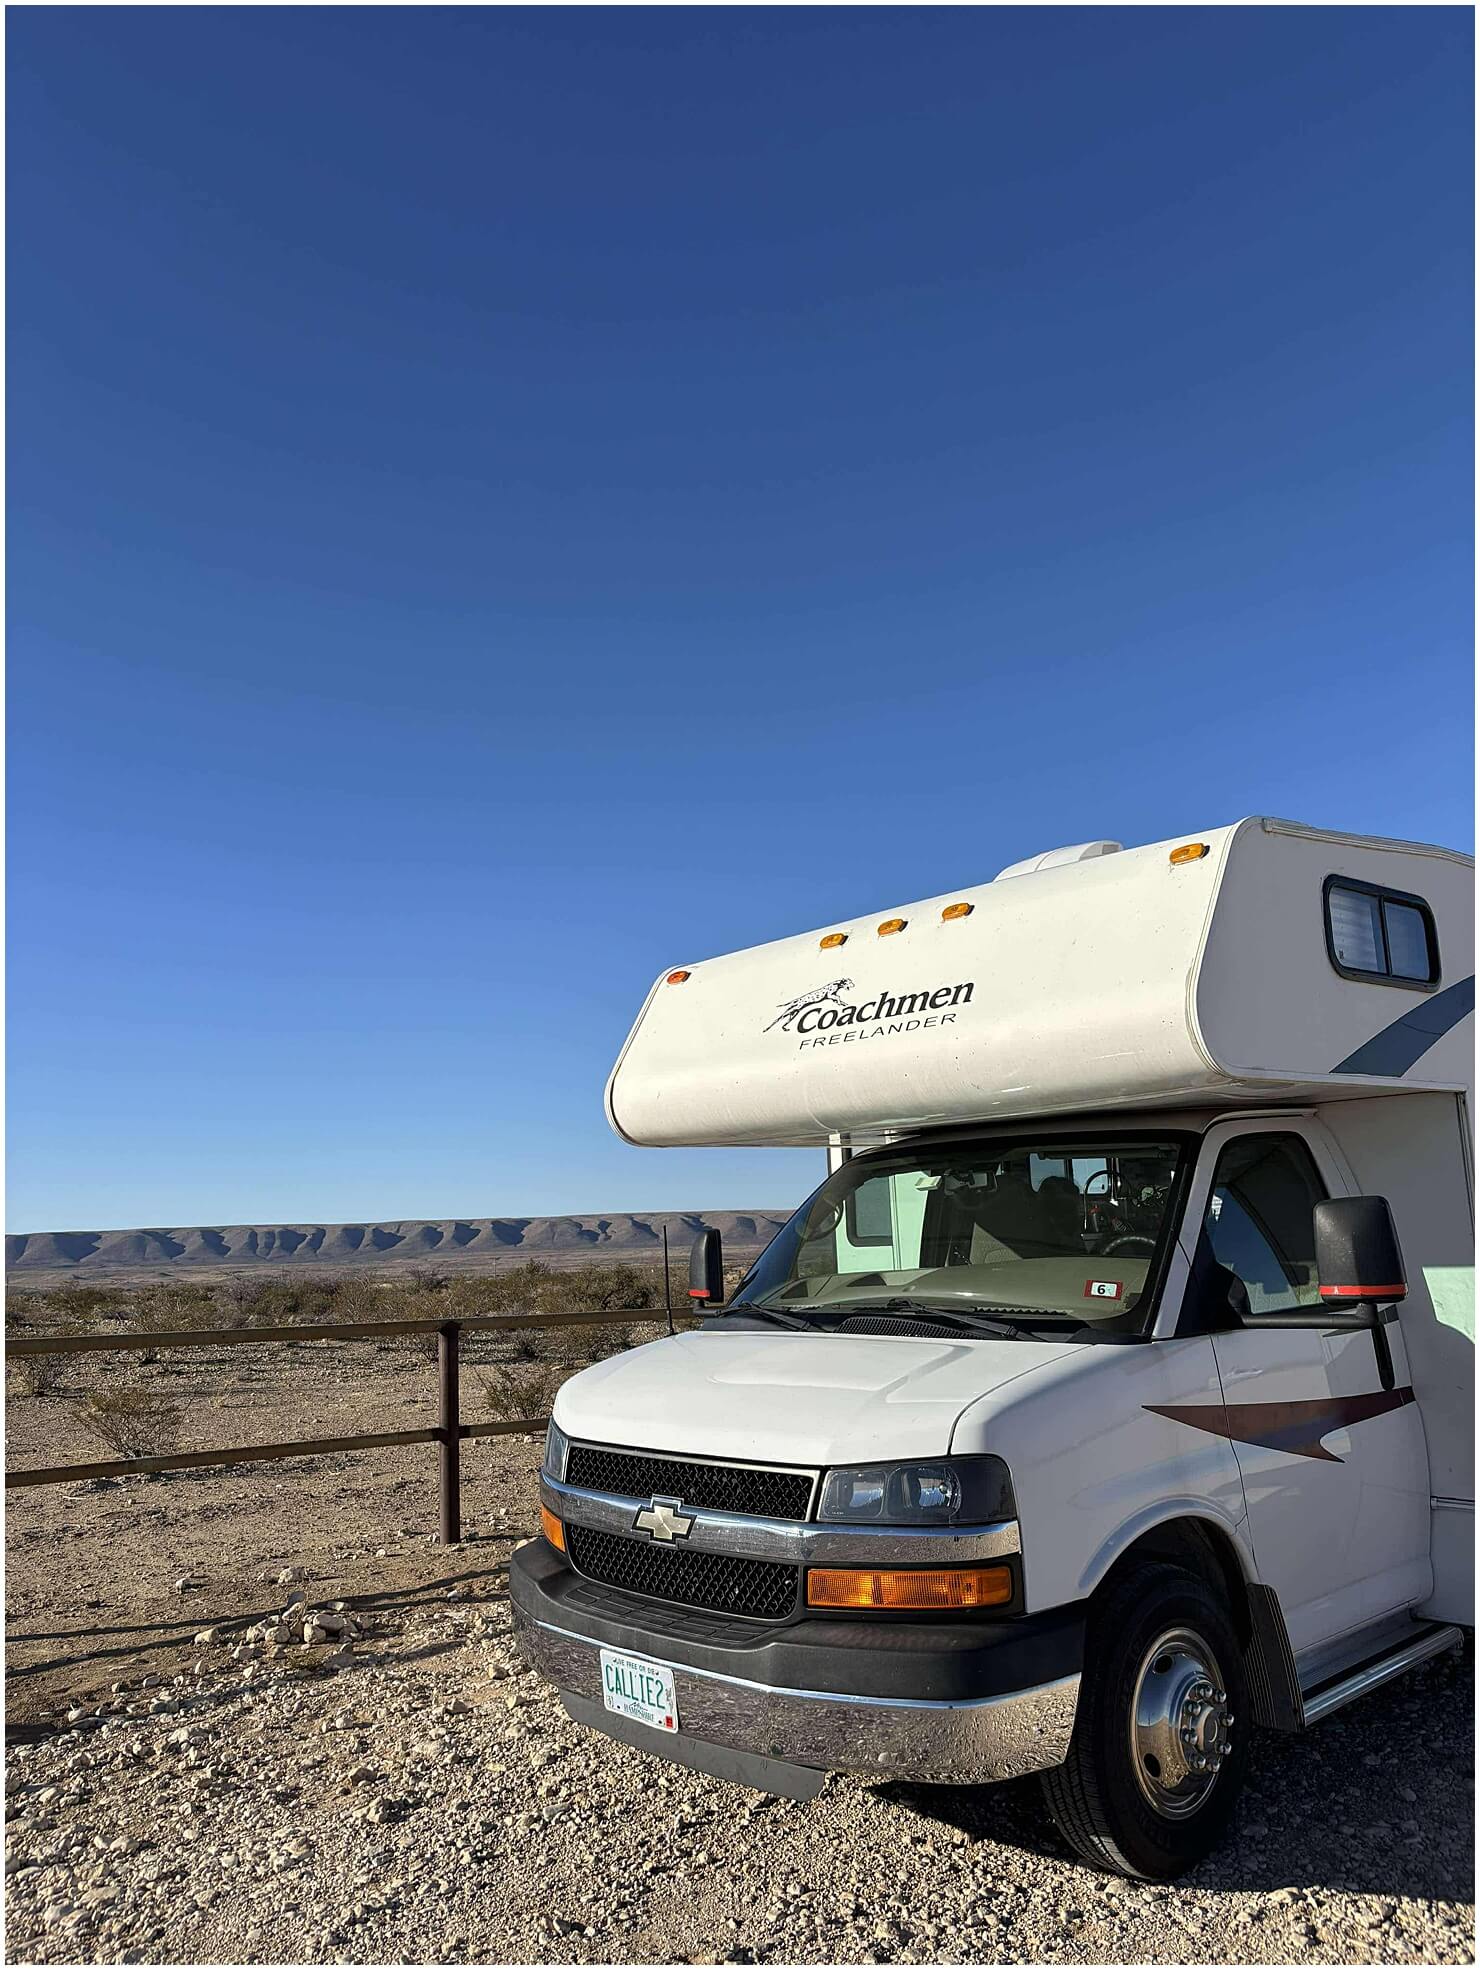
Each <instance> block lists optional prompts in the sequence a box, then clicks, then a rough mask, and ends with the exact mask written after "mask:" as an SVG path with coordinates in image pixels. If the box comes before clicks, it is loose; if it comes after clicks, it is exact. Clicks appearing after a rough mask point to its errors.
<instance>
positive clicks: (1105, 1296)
mask: <svg viewBox="0 0 1480 1970" xmlns="http://www.w3.org/2000/svg"><path fill="white" fill-rule="evenodd" d="M1123 1284H1124V1281H1122V1280H1119V1279H1086V1280H1085V1282H1084V1297H1085V1298H1086V1299H1087V1300H1118V1299H1119V1298H1120V1289H1121V1286H1122V1285H1123Z"/></svg>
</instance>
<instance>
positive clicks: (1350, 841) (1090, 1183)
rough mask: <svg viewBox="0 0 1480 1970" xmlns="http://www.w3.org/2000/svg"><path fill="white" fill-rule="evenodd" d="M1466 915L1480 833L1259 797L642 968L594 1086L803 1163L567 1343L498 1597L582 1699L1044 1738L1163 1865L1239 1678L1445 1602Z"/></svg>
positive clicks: (729, 1765)
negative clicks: (1391, 831)
mask: <svg viewBox="0 0 1480 1970" xmlns="http://www.w3.org/2000/svg"><path fill="white" fill-rule="evenodd" d="M1473 939H1474V928H1473V897H1472V877H1471V863H1470V861H1469V858H1468V857H1465V856H1461V855H1456V854H1451V853H1449V852H1447V851H1445V850H1443V849H1438V848H1423V847H1417V846H1414V845H1413V844H1410V843H1407V842H1398V841H1375V840H1367V839H1364V838H1361V837H1357V836H1352V835H1337V834H1327V833H1322V832H1321V831H1319V830H1317V829H1314V828H1304V827H1296V826H1293V825H1291V824H1289V823H1287V822H1283V821H1269V820H1250V821H1243V822H1240V823H1239V824H1238V825H1237V826H1236V827H1225V828H1215V829H1212V830H1210V831H1209V832H1208V833H1206V834H1203V835H1198V836H1194V837H1188V838H1186V839H1182V838H1179V839H1177V840H1175V841H1169V842H1159V843H1156V844H1155V845H1153V846H1152V847H1149V848H1138V849H1133V850H1130V851H1123V850H1119V849H1118V848H1117V846H1116V844H1114V843H1109V842H1099V843H1094V844H1092V845H1090V846H1089V847H1085V848H1079V849H1064V850H1059V851H1056V852H1053V853H1050V854H1047V855H1043V856H1040V857H1038V858H1036V859H1035V860H1034V861H1033V862H1030V863H1027V864H1019V865H1017V866H1016V867H1014V868H1012V869H1007V870H1004V871H1003V873H1002V875H1001V876H999V877H998V878H997V880H996V881H995V882H992V883H988V884H985V885H983V886H982V887H980V888H977V889H965V890H961V891H956V892H953V893H952V894H950V895H948V896H939V897H935V898H933V899H932V900H930V901H929V902H925V903H917V904H910V905H907V906H904V907H901V908H899V909H898V910H897V911H894V912H891V913H890V914H888V915H887V916H884V917H882V918H868V919H866V920H865V919H860V920H859V921H857V922H854V923H846V924H838V925H836V926H834V927H831V928H829V929H828V930H826V931H824V932H816V931H814V932H812V933H810V934H808V935H806V936H803V937H790V938H785V939H783V940H781V941H780V942H779V943H775V944H767V945H763V946H761V947H760V948H759V949H757V950H752V951H742V952H740V953H738V954H737V955H735V956H732V957H724V958H716V959H713V960H710V961H708V962H705V963H695V964H691V965H688V966H686V967H684V968H682V969H680V970H676V971H671V972H667V973H665V974H664V976H663V977H662V978H660V979H659V981H658V983H657V984H656V985H655V986H654V987H653V990H652V992H651V993H650V994H649V996H648V1000H647V1003H646V1004H645V1005H644V1007H643V1009H642V1012H641V1014H640V1016H639V1018H638V1021H637V1024H636V1026H634V1028H633V1029H632V1033H631V1036H630V1038H629V1039H628V1041H627V1044H626V1046H625V1047H624V1048H623V1050H622V1054H621V1057H620V1059H619V1060H618V1062H617V1065H616V1068H615V1070H614V1071H613V1074H612V1077H611V1081H610V1084H609V1086H608V1090H607V1110H608V1114H609V1116H610V1119H611V1122H612V1126H613V1127H614V1128H615V1129H616V1130H617V1132H618V1133H619V1134H620V1135H622V1136H624V1137H625V1138H626V1139H627V1140H628V1141H630V1142H635V1143H645V1144H678V1143H789V1144H813V1145H816V1146H817V1147H818V1148H826V1149H827V1151H828V1155H829V1168H830V1174H829V1175H828V1177H827V1180H826V1182H825V1183H823V1185H822V1186H821V1188H820V1189H819V1190H818V1191H817V1192H816V1193H815V1194H814V1195H813V1196H812V1197H811V1198H809V1199H808V1200H807V1202H806V1203H805V1204H803V1205H802V1207H801V1209H800V1210H799V1211H797V1213H796V1215H795V1216H794V1217H793V1218H792V1219H791V1220H790V1222H789V1223H788V1224H787V1225H786V1226H785V1228H784V1229H783V1230H782V1231H781V1232H780V1233H779V1235H778V1236H777V1237H776V1239H775V1240H774V1241H773V1243H772V1244H771V1245H770V1246H769V1248H768V1249H767V1250H766V1252H765V1253H764V1254H763V1256H762V1257H761V1258H760V1259H759V1260H758V1261H757V1262H756V1264H755V1265H753V1266H752V1267H751V1269H750V1271H749V1272H748V1273H747V1274H746V1275H745V1277H744V1279H743V1280H742V1281H741V1282H740V1285H739V1287H738V1289H737V1290H736V1292H735V1294H734V1296H733V1299H732V1301H731V1303H730V1305H729V1308H728V1309H727V1310H726V1311H724V1312H722V1313H714V1314H712V1315H711V1317H709V1318H708V1319H706V1320H705V1322H704V1324H703V1326H702V1328H700V1329H699V1330H698V1331H696V1332H691V1333H685V1334H682V1335H679V1336H676V1337H674V1338H672V1339H668V1340H661V1341H657V1342H655V1343H653V1344H651V1345H650V1346H647V1347H642V1348H638V1349H636V1350H635V1351H633V1352H631V1353H629V1354H626V1355H622V1356H619V1357H617V1358H615V1359H613V1360H609V1361H605V1362H603V1363H601V1364H600V1365H599V1366H596V1367H593V1368H589V1369H587V1370H586V1371H585V1372H584V1373H583V1374H580V1375H577V1376H575V1377H574V1378H573V1379H572V1380H571V1381H569V1382H567V1383H566V1384H565V1386H564V1387H563V1388H562V1389H561V1391H560V1394H559V1397H558V1399H557V1401H556V1404H555V1414H554V1420H553V1422H552V1424H551V1427H550V1432H549V1440H548V1446H547V1450H546V1455H545V1464H544V1470H543V1474H542V1479H541V1489H542V1505H543V1509H542V1512H541V1524H542V1527H543V1536H542V1537H541V1538H540V1539H538V1540H535V1541H532V1542H531V1543H529V1544H528V1545H526V1546H524V1547H523V1548H521V1549H520V1550H519V1552H518V1553H516V1555H515V1557H514V1563H513V1603H514V1612H515V1618H516V1621H517V1623H518V1627H519V1630H520V1633H521V1636H522V1639H523V1643H524V1646H525V1647H526V1649H527V1650H528V1652H529V1654H530V1655H531V1657H532V1658H533V1660H534V1662H535V1663H536V1664H537V1665H538V1666H539V1667H540V1669H541V1670H542V1671H543V1673H544V1674H545V1675H546V1676H547V1677H549V1678H550V1679H551V1681H553V1682H554V1683H555V1684H556V1685H557V1686H558V1688H559V1689H560V1691H561V1692H562V1695H563V1697H564V1700H565V1703H566V1705H567V1707H568V1709H569V1710H570V1712H571V1714H572V1715H573V1716H575V1717H576V1718H578V1719H580V1720H581V1721H582V1722H584V1723H586V1724H589V1725H592V1726H594V1727H596V1728H597V1729H600V1730H604V1731H606V1732H608V1733H609V1734H611V1735H612V1736H614V1737H617V1738H620V1739H622V1740H623V1741H624V1742H626V1743H628V1744H632V1745H636V1746H638V1747H640V1748H641V1749H643V1750H648V1751H656V1752H658V1753H659V1754H660V1755H665V1756H667V1757H669V1758H672V1759H676V1760H678V1761H679V1762H681V1763H684V1764H688V1765H691V1766H695V1767H697V1768H699V1769H700V1770H703V1771H707V1772H711V1773H717V1774H720V1775H722V1776H725V1777H729V1778H732V1779H735V1780H737V1781H739V1782H742V1783H745V1784H749V1785H753V1786H758V1787H760V1788H762V1789H764V1790H769V1791H773V1792H780V1793H785V1794H789V1795H792V1796H795V1797H801V1798H806V1797H810V1796H811V1795H812V1794H813V1793H815V1792H816V1791H817V1789H818V1788H819V1787H820V1785H821V1783H822V1781H823V1776H824V1774H825V1773H827V1772H828V1771H846V1772H853V1773H859V1774H863V1775H865V1776H868V1777H873V1778H877V1779H884V1778H910V1779H914V1780H944V1781H955V1782H963V1781H965V1782H978V1781H988V1780H994V1779H1003V1778H1009V1777H1013V1776H1016V1775H1018V1774H1021V1773H1026V1772H1034V1771H1036V1772H1041V1773H1042V1774H1043V1783H1044V1787H1045V1790H1046V1793H1047V1797H1048V1801H1049V1804H1050V1806H1051V1808H1052V1810H1053V1812H1054V1814H1055V1816H1056V1818H1057V1820H1058V1822H1059V1824H1060V1826H1061V1827H1062V1828H1063V1830H1064V1832H1065V1834H1066V1835H1067V1837H1068V1838H1069V1840H1070V1841H1071V1842H1072V1843H1073V1845H1074V1846H1075V1847H1076V1848H1077V1850H1078V1851H1079V1852H1080V1853H1081V1854H1083V1855H1084V1856H1085V1857H1086V1858H1088V1859H1089V1860H1091V1861H1093V1862H1095V1863H1097V1864H1099V1865H1101V1866H1104V1867H1109V1868H1113V1869H1116V1870H1118V1871H1120V1872H1123V1873H1125V1874H1130V1875H1138V1876H1144V1877H1167V1876H1171V1875H1174V1874H1176V1873H1178V1872H1179V1871H1180V1870H1182V1869H1183V1868H1185V1867H1187V1866H1188V1865H1189V1864H1190V1863H1192V1862H1193V1861H1194V1860H1196V1859H1197V1858H1198V1857H1199V1856H1200V1855H1202V1854H1203V1853H1205V1852H1206V1851H1207V1849H1208V1848H1209V1847H1210V1846H1211V1844H1212V1843H1213V1841H1214V1840H1215V1839H1216V1837H1217V1835H1218V1833H1219V1831H1220V1829H1221V1828H1222V1827H1223V1826H1224V1824H1225V1823H1226V1821H1227V1819H1228V1816H1229V1813H1230V1809H1231V1807H1232V1804H1233V1801H1234V1798H1235V1796H1236V1793H1237V1791H1238V1787H1239V1784H1240V1781H1241V1778H1242V1776H1243V1769H1244V1763H1245V1759H1246V1758H1247V1755H1248V1745H1249V1727H1250V1725H1251V1724H1253V1723H1258V1724H1263V1725H1267V1726H1271V1727H1273V1728H1274V1729H1277V1730H1286V1731H1300V1730H1305V1729H1308V1728H1309V1727H1310V1726H1312V1725H1314V1724H1315V1723H1317V1722H1318V1721H1319V1720H1320V1719H1321V1718H1323V1717H1325V1716H1327V1715H1328V1714H1329V1713H1330V1712H1331V1711H1333V1710H1335V1709H1337V1708H1338V1707H1339V1706H1340V1705H1342V1704H1344V1703H1346V1702H1348V1701H1350V1700H1351V1699H1352V1698H1354V1697H1357V1696H1360V1695H1361V1694H1363V1693H1364V1692H1365V1691H1368V1690H1371V1689H1374V1688H1375V1687H1377V1686H1378V1685H1380V1684H1382V1683H1384V1682H1386V1681H1387V1680H1389V1678H1391V1677H1393V1676H1395V1675H1397V1674H1399V1673H1400V1672H1401V1671H1403V1670H1405V1669H1408V1668H1410V1667H1412V1666H1413V1665H1415V1664H1417V1663H1419V1662H1422V1661H1423V1660H1425V1659H1426V1658H1427V1657H1429V1656H1431V1655H1433V1654H1435V1653H1437V1652H1438V1651H1440V1650H1442V1649H1446V1648H1449V1647H1450V1646H1451V1645H1452V1644H1453V1643H1455V1642H1456V1641H1457V1640H1458V1639H1459V1630H1458V1629H1457V1628H1456V1627H1455V1626H1454V1625H1453V1624H1455V1623H1468V1622H1470V1621H1472V1619H1473V1612H1472V1607H1473V1593H1474V1586H1473V1583H1474V1556H1473V1541H1472V1533H1473V1513H1474V1496H1475V1493H1474V1463H1473V1413H1472V1412H1473V1386H1474V1384H1473V1360H1474V1324H1473V1272H1472V1271H1471V1269H1470V1268H1471V1266H1472V1263H1473V1259H1472V1254H1473V1230H1472V1227H1473V1215H1472V1201H1471V1165H1470V1113H1469V1103H1470V1100H1471V1093H1470V1090H1471V1087H1472V1084H1473V1061H1474V1054H1473V1044H1474V1040H1473V1025H1474V1022H1473V1018H1472V1017H1471V1014H1472V1011H1473V1006H1474V977H1473V962H1474V961H1473ZM716 1247H717V1240H716V1238H715V1237H714V1234H712V1233H710V1234H706V1235H705V1237H704V1238H703V1239H701V1241H700V1244H699V1246H698V1247H696V1252H695V1264H694V1284H693V1289H692V1290H693V1291H694V1292H695V1294H696V1296H697V1297H699V1298H701V1299H703V1300H706V1301H707V1302H708V1304H709V1305H711V1306H713V1305H715V1304H716V1303H718V1302H720V1301H721V1300H722V1298H723V1292H722V1273H721V1269H720V1263H719V1254H718V1251H717V1249H716Z"/></svg>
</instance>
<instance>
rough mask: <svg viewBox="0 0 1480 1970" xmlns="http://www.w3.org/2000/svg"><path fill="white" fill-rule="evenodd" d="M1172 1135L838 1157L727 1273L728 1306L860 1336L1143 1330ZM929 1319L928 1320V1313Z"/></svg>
mask: <svg viewBox="0 0 1480 1970" xmlns="http://www.w3.org/2000/svg"><path fill="white" fill-rule="evenodd" d="M1181 1160H1182V1144H1181V1143H1180V1142H1179V1141H1177V1140H1175V1139H1172V1138H1166V1137H1160V1138H1150V1137H1138V1136H1136V1135H1134V1134H1118V1135H1106V1136H1104V1137H1091V1136H1080V1135H1078V1134H1075V1135H1073V1136H1067V1135H1066V1136H1064V1137H1062V1138H1058V1139H1055V1138H1054V1137H1051V1136H1043V1135H1038V1136H1034V1137H1032V1138H1029V1137H1027V1136H1018V1137H1015V1138H1014V1137H1005V1136H999V1137H993V1138H984V1139H981V1140H978V1141H968V1142H952V1143H937V1144H933V1145H931V1146H929V1147H923V1146H921V1145H914V1146H912V1147H908V1148H907V1147H905V1146H903V1145H901V1146H900V1147H899V1148H898V1149H891V1150H882V1151H878V1152H876V1153H874V1154H871V1155H869V1156H866V1157H859V1158H855V1159H854V1160H852V1161H850V1162H848V1163H845V1164H844V1165H843V1167H842V1168H841V1169H840V1170H837V1171H835V1172H834V1173H833V1175H832V1176H830V1177H829V1178H828V1180H827V1182H826V1183H824V1184H823V1185H822V1187H821V1189H819V1190H817V1191H815V1192H814V1193H813V1195H812V1196H811V1197H810V1198H808V1200H807V1202H806V1203H805V1204H803V1206H802V1207H801V1209H800V1210H799V1211H798V1212H797V1213H796V1214H795V1216H794V1217H792V1218H791V1220H790V1221H789V1222H788V1223H787V1224H786V1225H785V1226H784V1227H783V1228H782V1229H781V1231H779V1232H778V1233H777V1235H776V1237H775V1238H774V1239H773V1240H772V1241H771V1243H770V1245H769V1246H767V1248H766V1250H765V1251H764V1252H763V1253H762V1255H761V1257H760V1258H759V1259H758V1260H757V1262H756V1264H755V1265H754V1266H753V1267H752V1268H751V1270H750V1272H749V1273H748V1274H747V1275H746V1277H745V1278H744V1279H743V1280H742V1281H741V1284H740V1287H739V1290H738V1292H737V1293H736V1295H735V1298H734V1300H733V1301H732V1302H731V1305H732V1307H733V1309H734V1310H735V1311H737V1312H752V1313H765V1314H770V1315H772V1316H774V1317H775V1318H776V1320H777V1321H778V1324H784V1325H787V1326H791V1325H806V1326H808V1327H825V1328H827V1329H830V1330H834V1331H838V1330H842V1331H847V1332H852V1333H859V1332H870V1331H872V1332H875V1333H879V1332H887V1333H896V1332H919V1331H920V1330H921V1328H922V1327H923V1328H925V1329H927V1330H929V1331H942V1332H944V1331H954V1330H955V1329H956V1328H958V1327H959V1328H960V1329H962V1330H963V1331H967V1330H968V1329H969V1328H970V1327H971V1326H972V1325H973V1324H975V1325H977V1326H979V1327H980V1329H981V1330H982V1331H983V1332H989V1333H993V1332H999V1331H1002V1330H1003V1329H1004V1328H1005V1329H1006V1330H1007V1331H1036V1330H1040V1329H1044V1328H1053V1327H1059V1328H1063V1327H1066V1326H1069V1325H1073V1326H1075V1327H1078V1326H1079V1325H1081V1324H1082V1323H1087V1324H1089V1325H1090V1326H1091V1327H1092V1328H1101V1329H1104V1330H1106V1331H1107V1332H1116V1333H1120V1334H1126V1333H1141V1332H1144V1331H1145V1329H1146V1328H1147V1326H1149V1324H1150V1320H1151V1316H1152V1314H1153V1313H1154V1311H1155V1306H1154V1300H1155V1291H1156V1286H1157V1282H1158V1280H1159V1277H1160V1269H1161V1259H1162V1255H1163V1253H1164V1251H1165V1248H1166V1242H1167V1239H1168V1237H1169V1235H1170V1231H1171V1223H1172V1200H1173V1195H1174V1190H1175V1187H1176V1181H1177V1177H1178V1174H1179V1170H1180V1167H1181ZM932 1314H934V1315H935V1316H936V1322H937V1323H938V1325H937V1326H932V1323H931V1318H930V1317H931V1315H932Z"/></svg>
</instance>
